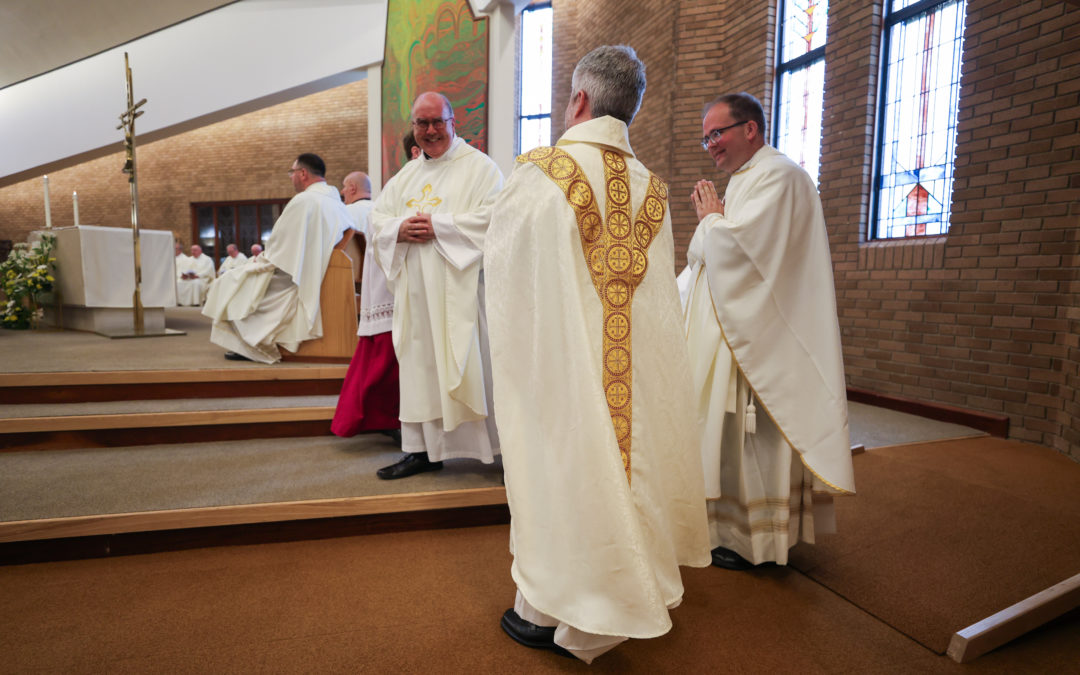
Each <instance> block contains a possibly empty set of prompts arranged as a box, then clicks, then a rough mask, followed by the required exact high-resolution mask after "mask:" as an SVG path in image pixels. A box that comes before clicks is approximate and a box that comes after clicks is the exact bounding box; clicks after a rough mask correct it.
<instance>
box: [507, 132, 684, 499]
mask: <svg viewBox="0 0 1080 675" xmlns="http://www.w3.org/2000/svg"><path fill="white" fill-rule="evenodd" d="M603 159H604V181H605V190H604V195H605V198H606V199H605V202H606V205H607V206H606V210H607V213H606V214H605V218H603V219H601V217H600V209H599V207H598V206H597V204H596V198H595V197H594V195H593V189H592V186H591V185H590V184H589V179H588V177H586V176H585V172H584V171H582V170H581V167H580V166H578V163H577V162H576V161H575V160H574V158H573V157H571V156H570V155H569V154H568V153H567V152H566V151H564V150H562V149H560V148H547V147H545V148H536V149H534V150H531V151H529V152H528V153H526V154H524V155H521V156H520V157H518V158H517V161H518V163H526V162H529V163H532V164H535V165H536V166H537V167H539V168H540V169H541V170H542V171H543V172H544V173H545V174H547V176H548V177H549V178H551V179H552V180H553V181H554V182H555V184H556V185H558V186H559V188H560V189H562V191H563V195H564V196H565V197H566V201H567V203H569V204H570V206H571V208H573V209H574V213H575V215H576V216H577V221H578V234H579V235H580V237H581V252H582V253H583V254H584V257H585V264H586V266H587V267H588V268H589V274H590V276H591V278H592V282H593V287H594V288H595V290H596V294H597V295H598V296H599V297H600V302H601V304H602V305H603V308H604V324H603V331H602V335H603V354H604V362H603V387H604V396H605V397H606V399H607V405H608V412H609V413H610V415H611V425H612V429H613V430H614V432H615V440H616V441H617V442H618V444H619V454H620V455H621V456H622V463H623V468H624V469H625V470H626V480H627V482H630V439H631V436H632V433H631V432H632V429H633V416H632V406H631V403H632V398H633V380H632V374H633V369H632V367H631V366H632V363H633V356H632V350H631V341H630V340H631V329H632V326H633V321H632V316H633V315H632V312H631V307H632V303H633V299H634V290H635V289H636V288H637V286H638V284H640V283H641V280H642V279H644V278H645V272H646V270H648V267H649V244H651V243H652V242H653V240H655V239H656V235H657V233H659V232H660V228H661V227H662V226H663V223H664V214H665V212H666V210H667V194H668V191H667V186H666V185H664V182H663V181H662V180H660V179H659V178H657V177H656V176H655V175H653V174H650V175H649V188H648V191H647V192H646V194H645V199H644V201H642V203H641V206H640V207H639V208H638V212H637V216H636V217H635V218H634V220H633V221H631V220H630V202H631V195H630V174H629V172H628V170H627V164H626V159H625V158H624V157H623V156H622V155H620V154H619V153H617V152H614V151H611V150H604V151H603ZM631 235H633V236H631Z"/></svg>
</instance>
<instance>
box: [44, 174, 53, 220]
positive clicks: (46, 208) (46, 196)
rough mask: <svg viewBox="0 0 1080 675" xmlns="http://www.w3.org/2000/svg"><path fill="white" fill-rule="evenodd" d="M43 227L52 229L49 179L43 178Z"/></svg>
mask: <svg viewBox="0 0 1080 675" xmlns="http://www.w3.org/2000/svg"><path fill="white" fill-rule="evenodd" d="M45 227H46V229H48V228H51V227H52V213H50V212H49V177H48V176H45Z"/></svg>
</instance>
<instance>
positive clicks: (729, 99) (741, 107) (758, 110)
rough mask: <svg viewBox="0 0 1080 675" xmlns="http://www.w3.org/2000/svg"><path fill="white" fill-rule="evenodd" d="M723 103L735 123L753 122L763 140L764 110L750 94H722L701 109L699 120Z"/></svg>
mask: <svg viewBox="0 0 1080 675" xmlns="http://www.w3.org/2000/svg"><path fill="white" fill-rule="evenodd" d="M721 103H723V104H724V105H726V106H727V107H728V110H729V111H730V112H731V116H732V117H734V118H735V121H736V122H750V121H753V122H754V123H755V124H757V126H758V134H759V135H760V136H761V137H762V138H765V109H764V108H762V107H761V102H760V101H758V100H757V99H756V98H754V96H753V95H752V94H747V93H746V92H745V91H743V92H739V93H738V94H724V95H723V96H717V97H716V98H714V99H713V100H712V101H709V102H708V103H706V104H705V107H704V108H702V109H701V119H705V116H706V115H708V114H709V111H710V110H712V109H713V107H714V106H717V105H720V104H721Z"/></svg>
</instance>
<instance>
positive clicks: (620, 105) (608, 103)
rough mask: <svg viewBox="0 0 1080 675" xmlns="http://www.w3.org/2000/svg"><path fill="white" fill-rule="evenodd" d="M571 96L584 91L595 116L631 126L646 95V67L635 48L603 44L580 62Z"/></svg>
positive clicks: (571, 85) (571, 87) (575, 69)
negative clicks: (607, 117)
mask: <svg viewBox="0 0 1080 675" xmlns="http://www.w3.org/2000/svg"><path fill="white" fill-rule="evenodd" d="M570 89H571V92H570V93H571V96H572V95H573V94H574V93H576V92H579V91H584V92H585V93H586V94H587V95H588V97H589V109H590V111H591V112H592V116H593V117H602V116H603V115H611V116H612V117H614V118H615V119H618V120H622V121H623V122H625V123H626V124H627V126H629V125H630V123H631V122H632V121H634V115H636V114H637V111H638V108H640V107H641V97H642V96H644V95H645V64H644V63H642V62H641V59H639V58H638V57H637V52H635V51H634V48H633V47H628V46H626V45H604V46H603V47H597V48H596V49H594V50H592V51H591V52H589V53H588V54H586V55H585V56H583V57H582V58H581V60H580V61H578V64H577V67H575V68H574V76H573V78H572V79H571V84H570Z"/></svg>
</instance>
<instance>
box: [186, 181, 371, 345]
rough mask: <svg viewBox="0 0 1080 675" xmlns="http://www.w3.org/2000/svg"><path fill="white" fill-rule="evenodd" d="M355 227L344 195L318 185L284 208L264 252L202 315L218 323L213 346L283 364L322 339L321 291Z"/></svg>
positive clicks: (229, 279)
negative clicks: (333, 258) (286, 354)
mask: <svg viewBox="0 0 1080 675" xmlns="http://www.w3.org/2000/svg"><path fill="white" fill-rule="evenodd" d="M351 227H352V219H351V218H350V216H349V212H348V211H346V210H345V205H344V204H342V203H341V198H340V196H339V195H338V192H337V190H336V189H334V188H333V187H331V186H329V185H327V184H326V183H325V182H322V181H320V182H318V183H312V184H311V185H309V186H308V187H307V189H306V190H304V191H303V192H301V193H299V194H297V195H296V196H295V197H293V198H292V199H291V200H289V203H288V204H287V205H286V206H285V209H284V210H283V211H282V212H281V215H280V216H279V217H278V219H277V222H275V223H274V229H273V230H272V231H271V232H270V237H269V239H268V240H267V242H266V250H265V251H263V252H262V254H260V255H259V256H258V257H256V258H253V259H252V260H251V261H250V262H249V263H248V264H246V265H240V266H238V267H236V268H234V269H232V270H230V271H229V272H228V273H226V274H225V275H223V276H222V277H220V278H219V279H217V280H216V281H215V282H214V283H213V285H211V287H210V292H209V295H208V296H207V299H206V306H205V307H203V312H202V313H203V314H205V315H206V316H209V317H210V318H212V319H213V320H214V325H213V329H212V330H211V333H210V341H211V342H213V343H214V344H218V345H221V346H222V347H224V348H225V349H227V350H229V351H234V352H236V353H238V354H243V355H244V356H246V357H248V358H249V359H252V360H253V361H261V362H262V363H274V362H275V361H278V360H280V359H281V353H280V352H279V351H278V346H279V345H280V346H281V347H284V348H285V349H287V350H289V351H291V352H294V351H296V349H297V347H299V346H300V343H301V342H303V341H304V340H311V339H313V338H317V337H322V314H321V313H320V310H319V291H320V289H321V287H322V279H323V275H324V274H325V273H326V267H327V265H328V264H329V262H330V253H331V252H332V251H333V249H334V245H335V244H337V243H338V242H339V241H341V235H342V233H344V232H345V230H347V229H349V228H351Z"/></svg>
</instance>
